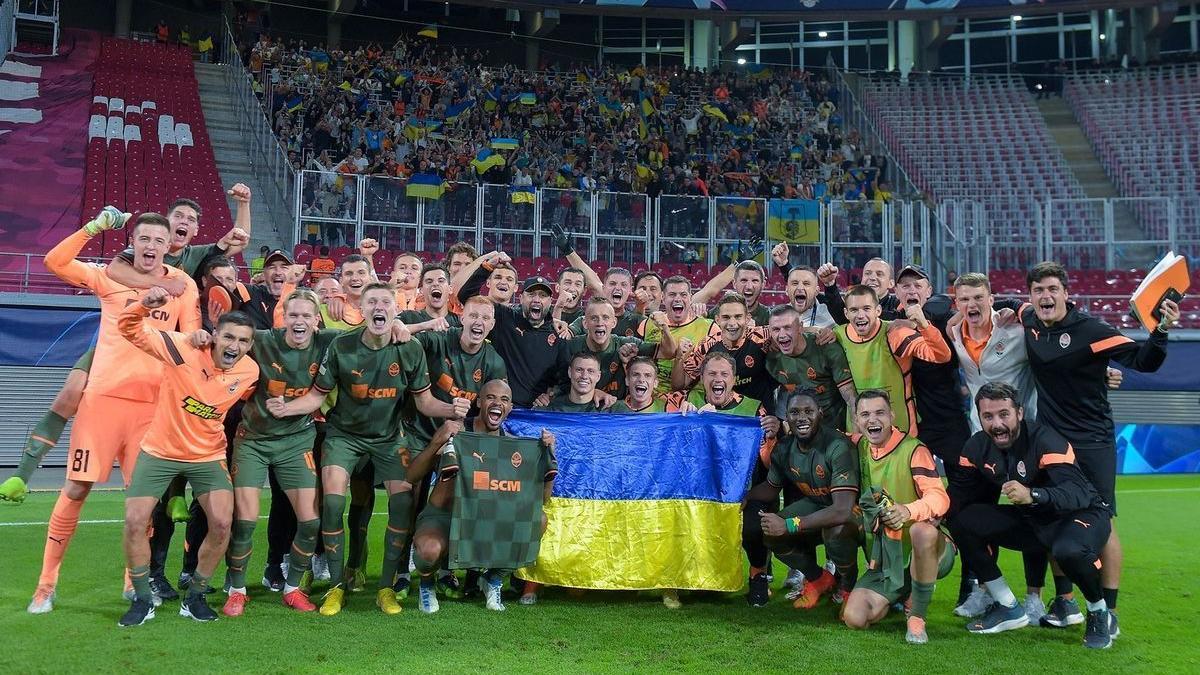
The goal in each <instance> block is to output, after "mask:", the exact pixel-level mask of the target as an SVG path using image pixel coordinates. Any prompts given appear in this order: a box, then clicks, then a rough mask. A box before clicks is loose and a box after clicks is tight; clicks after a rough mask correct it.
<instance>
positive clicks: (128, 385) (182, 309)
mask: <svg viewBox="0 0 1200 675" xmlns="http://www.w3.org/2000/svg"><path fill="white" fill-rule="evenodd" d="M128 217H129V214H122V213H121V212H120V211H118V210H117V209H115V208H113V207H106V208H105V209H104V211H102V212H101V213H100V214H99V215H97V216H96V218H95V219H93V220H91V221H89V222H88V223H87V224H86V225H84V226H83V228H81V229H80V230H79V231H78V232H76V233H75V234H72V235H71V236H70V237H67V238H66V239H64V240H63V241H62V242H61V243H59V244H58V245H57V246H55V247H54V248H53V249H51V250H50V251H49V252H48V253H47V254H46V260H45V264H46V269H48V270H50V271H51V272H52V273H53V274H54V275H56V276H57V277H59V278H60V279H62V280H63V281H66V282H67V283H70V284H72V285H74V286H78V287H81V288H87V289H89V290H91V291H92V292H93V293H95V295H96V297H97V299H98V300H99V301H100V331H99V334H98V337H97V340H96V356H95V359H94V362H93V364H92V366H91V369H90V370H91V372H90V374H89V376H88V380H87V386H86V388H85V389H84V392H83V397H82V399H81V400H80V403H79V411H78V413H77V415H76V419H75V426H74V428H73V429H72V430H71V440H70V447H71V452H70V454H69V455H68V458H67V459H68V462H69V464H68V467H67V478H66V482H65V483H64V485H63V488H62V490H61V491H60V492H59V495H58V501H57V502H55V504H54V510H53V511H52V512H51V514H50V526H49V528H48V532H47V535H46V546H45V552H44V554H43V558H42V572H41V576H40V577H39V578H38V587H37V590H36V591H35V592H34V596H33V600H32V601H31V602H30V603H29V607H28V611H29V612H30V613H32V614H43V613H46V612H49V611H51V610H52V609H53V607H54V595H55V587H56V585H57V583H58V573H59V568H60V567H61V565H62V560H63V556H64V555H66V551H67V547H68V546H69V545H70V543H71V538H72V537H73V536H74V534H75V528H76V527H77V525H78V523H79V513H80V511H81V510H82V509H83V503H84V501H85V500H86V499H87V496H88V494H89V493H90V492H91V489H92V485H93V484H95V482H96V481H101V482H103V481H106V480H108V476H109V473H110V472H111V471H112V466H113V462H114V461H119V462H120V464H121V473H122V474H123V475H124V477H125V479H126V481H128V479H129V477H130V475H132V473H133V468H134V462H135V461H136V459H137V456H138V448H139V442H140V441H141V439H142V436H144V435H145V433H146V429H147V427H148V426H149V425H150V422H151V420H152V419H153V417H154V409H155V402H156V401H157V400H158V396H159V388H158V384H159V381H160V380H161V376H162V364H161V363H159V361H157V360H155V359H154V358H151V357H150V356H148V355H147V354H145V353H143V352H142V351H141V350H139V349H137V348H136V347H134V346H133V345H131V344H130V343H129V342H128V341H126V340H124V339H122V337H121V334H120V332H119V331H118V328H117V318H118V316H119V315H120V314H121V312H122V311H123V310H124V309H125V307H126V305H128V304H130V303H136V302H137V301H138V300H139V299H140V298H141V297H143V296H144V294H145V291H139V290H136V289H133V288H129V287H127V286H124V285H122V284H119V283H117V282H116V281H113V280H112V279H110V278H109V277H108V275H107V274H106V273H105V270H104V269H102V268H100V267H96V266H93V265H88V264H86V263H84V262H82V261H80V260H77V259H76V256H78V255H79V252H80V251H81V250H82V249H83V247H84V246H85V245H86V244H87V242H88V240H89V239H91V238H92V237H94V236H96V235H98V234H100V233H101V232H104V231H106V230H110V229H120V228H121V227H122V226H124V224H125V221H126V219H127V218H128ZM129 236H130V240H131V241H132V243H133V251H134V254H133V263H132V264H133V267H134V269H135V270H136V271H137V272H139V273H140V274H141V275H142V276H144V277H146V278H147V279H150V280H157V279H163V280H164V282H177V283H179V284H182V286H183V288H184V292H183V293H182V294H181V295H180V296H178V297H172V298H170V299H169V300H168V301H167V302H166V303H164V304H162V305H161V306H158V307H157V308H156V309H155V310H154V312H153V313H151V315H150V318H149V320H148V322H149V323H150V324H151V325H153V326H154V327H155V328H157V329H159V330H163V331H173V330H177V329H178V330H180V331H182V332H192V331H195V330H198V329H199V328H200V309H199V304H198V303H199V293H198V292H197V290H196V284H195V282H194V281H192V279H191V278H190V277H188V275H187V274H185V273H184V272H183V271H181V270H179V269H176V268H172V267H168V266H166V265H164V264H163V258H164V256H165V255H166V253H167V251H168V247H169V241H170V237H171V234H170V224H169V222H168V221H167V219H166V218H164V217H162V216H161V215H159V214H157V213H143V214H142V215H141V216H139V217H138V218H137V221H136V222H135V223H134V225H133V229H132V230H131V231H130V235H129ZM21 487H22V488H23V484H22V486H21ZM21 492H22V494H23V493H24V490H23V489H22V491H21ZM161 495H162V492H159V495H158V496H161Z"/></svg>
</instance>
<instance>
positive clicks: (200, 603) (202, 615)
mask: <svg viewBox="0 0 1200 675" xmlns="http://www.w3.org/2000/svg"><path fill="white" fill-rule="evenodd" d="M179 616H186V617H187V618H189V619H194V620H196V621H199V622H201V623H205V622H208V621H216V620H217V613H216V612H214V611H213V610H212V607H209V606H208V600H207V599H205V597H204V596H203V595H193V594H191V593H189V594H188V596H187V597H186V598H184V600H183V602H182V603H180V604H179Z"/></svg>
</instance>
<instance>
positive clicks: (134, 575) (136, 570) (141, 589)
mask: <svg viewBox="0 0 1200 675" xmlns="http://www.w3.org/2000/svg"><path fill="white" fill-rule="evenodd" d="M129 581H130V582H131V583H132V584H133V592H134V594H135V595H136V596H137V599H138V600H142V601H145V602H153V599H154V592H153V591H151V590H150V566H149V565H138V566H137V567H131V568H129Z"/></svg>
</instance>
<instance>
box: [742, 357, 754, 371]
mask: <svg viewBox="0 0 1200 675" xmlns="http://www.w3.org/2000/svg"><path fill="white" fill-rule="evenodd" d="M744 361H745V363H746V367H747V368H753V367H754V357H753V356H750V355H749V354H747V355H746V358H745V359H744Z"/></svg>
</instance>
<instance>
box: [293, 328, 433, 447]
mask: <svg viewBox="0 0 1200 675" xmlns="http://www.w3.org/2000/svg"><path fill="white" fill-rule="evenodd" d="M364 330H365V329H363V328H357V329H355V330H352V331H350V332H348V333H343V334H341V335H339V336H338V337H337V338H335V339H334V340H333V343H332V344H330V345H329V349H328V351H326V352H325V360H324V361H322V362H321V368H320V370H318V371H317V379H316V380H315V381H314V382H313V386H314V387H316V388H317V389H318V390H320V391H322V392H329V391H332V390H333V388H334V387H337V389H338V397H337V403H336V404H334V406H333V408H332V409H330V411H329V414H328V416H327V417H326V422H327V424H326V430H327V431H326V434H327V435H329V436H354V437H357V438H360V439H362V440H364V441H367V442H369V443H377V442H384V441H392V440H396V439H399V438H401V437H403V436H404V428H403V425H402V424H401V408H402V406H403V404H404V401H405V399H407V398H408V397H409V395H411V394H419V393H421V392H423V391H425V390H427V389H429V373H428V369H427V368H426V365H425V350H423V349H422V348H421V343H419V342H417V341H416V340H411V341H409V342H406V343H404V344H391V343H388V344H386V345H384V346H383V347H381V348H380V349H371V348H370V347H368V346H367V345H365V344H363V341H362V338H363V331H364Z"/></svg>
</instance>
